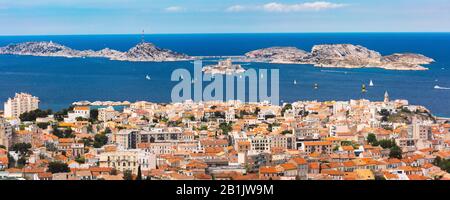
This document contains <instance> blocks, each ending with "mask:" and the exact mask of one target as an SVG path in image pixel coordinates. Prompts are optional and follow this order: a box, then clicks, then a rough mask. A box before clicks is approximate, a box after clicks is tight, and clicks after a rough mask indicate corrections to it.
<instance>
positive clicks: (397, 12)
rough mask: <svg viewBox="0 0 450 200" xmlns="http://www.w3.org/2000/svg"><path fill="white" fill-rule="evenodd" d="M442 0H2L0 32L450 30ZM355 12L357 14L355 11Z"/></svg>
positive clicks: (446, 8) (42, 33) (121, 32)
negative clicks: (211, 0) (362, 0)
mask: <svg viewBox="0 0 450 200" xmlns="http://www.w3.org/2000/svg"><path fill="white" fill-rule="evenodd" d="M449 7H450V5H449V4H448V2H446V1H444V0H433V1H423V0H412V1H404V0H397V1H394V2H393V1H384V0H383V1H364V2H360V1H355V0H324V1H320V0H319V1H314V0H311V1H303V0H271V1H258V2H255V1H247V0H246V1H237V0H230V1H225V2H206V1H204V0H192V1H187V2H186V1H184V2H183V1H178V0H169V1H161V0H156V1H151V2H146V1H142V0H132V1H127V3H126V4H124V3H123V1H120V0H114V1H108V2H105V1H102V0H94V1H84V0H81V1H73V0H64V1H55V0H45V1H39V2H33V1H20V2H15V1H9V0H2V1H0V16H1V18H0V26H3V27H8V28H5V29H3V30H2V31H1V32H0V35H67V34H131V33H139V32H140V31H141V30H142V29H145V30H146V33H162V34H166V33H170V34H176V33H290V32H448V31H450V29H449V28H448V27H450V22H448V21H449V20H445V19H446V18H450V14H448V13H447V10H448V9H449ZM355 16H358V17H355Z"/></svg>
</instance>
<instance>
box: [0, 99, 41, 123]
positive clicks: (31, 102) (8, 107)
mask: <svg viewBox="0 0 450 200" xmlns="http://www.w3.org/2000/svg"><path fill="white" fill-rule="evenodd" d="M38 108H39V98H37V97H34V96H32V95H31V94H27V93H16V96H14V98H12V99H11V98H9V99H8V101H6V102H5V113H4V116H5V117H6V118H12V117H19V116H20V115H21V114H23V113H26V112H30V111H33V110H37V109H38Z"/></svg>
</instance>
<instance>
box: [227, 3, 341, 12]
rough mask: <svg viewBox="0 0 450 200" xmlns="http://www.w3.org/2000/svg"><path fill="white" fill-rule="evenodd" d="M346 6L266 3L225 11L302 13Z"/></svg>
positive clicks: (234, 7) (334, 4)
mask: <svg viewBox="0 0 450 200" xmlns="http://www.w3.org/2000/svg"><path fill="white" fill-rule="evenodd" d="M344 6H347V5H346V4H339V3H331V2H326V1H316V2H306V3H298V4H283V3H277V2H272V3H267V4H264V5H254V6H243V5H234V6H231V7H228V8H227V9H226V11H227V12H241V11H249V10H256V11H265V12H302V11H321V10H329V9H336V8H341V7H344Z"/></svg>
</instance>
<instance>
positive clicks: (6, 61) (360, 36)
mask: <svg viewBox="0 0 450 200" xmlns="http://www.w3.org/2000/svg"><path fill="white" fill-rule="evenodd" d="M141 39H142V36H141V35H59V36H0V46H6V45H8V44H10V43H19V42H27V41H53V42H56V43H60V44H63V45H66V46H68V47H71V48H73V49H77V50H86V49H93V50H100V49H103V48H106V47H108V48H112V49H116V50H121V51H126V50H128V49H129V48H131V47H133V46H135V45H136V44H137V43H139V42H140V41H141ZM144 40H145V41H147V42H152V43H154V44H155V45H157V46H158V47H161V48H167V49H171V50H173V51H176V52H180V53H185V54H188V55H191V56H238V55H243V54H245V53H246V52H248V51H251V50H255V49H259V48H266V47H273V46H293V47H298V48H300V49H304V50H306V51H310V50H311V48H312V46H313V45H316V44H338V43H339V44H340V43H348V44H355V45H362V46H365V47H367V48H369V49H372V50H375V51H378V52H380V53H381V54H383V55H387V54H392V53H406V52H411V53H420V54H423V55H425V56H428V57H431V58H433V59H435V60H436V62H435V63H433V64H430V65H427V66H426V67H428V68H430V70H428V71H393V70H384V69H376V68H360V69H339V68H317V67H314V66H312V65H296V64H267V63H239V64H242V66H243V67H244V68H254V69H256V70H258V69H279V72H280V91H279V94H280V101H281V102H294V101H305V100H318V101H328V100H350V99H369V100H373V101H382V100H383V96H384V93H385V92H386V91H387V92H388V93H389V95H390V97H391V99H406V100H408V101H409V103H410V104H414V105H423V106H425V107H427V108H428V109H430V110H431V111H432V113H433V114H434V115H436V116H440V117H450V90H448V89H446V88H450V33H283V34H281V33H280V34H268V33H267V34H266V33H264V34H250V33H248V34H148V35H145V36H144ZM205 62H206V63H208V62H213V61H211V60H209V61H205ZM179 68H185V69H188V70H189V71H192V70H193V64H192V62H190V61H183V62H124V61H111V60H108V59H105V58H62V57H34V56H17V55H0V102H4V101H6V100H7V99H8V98H9V97H13V96H14V94H15V93H17V92H27V93H31V94H32V95H34V96H37V97H39V98H40V100H41V103H40V107H41V108H43V109H52V110H60V109H62V108H66V107H68V106H70V105H71V104H72V103H73V102H75V101H82V100H87V101H125V100H127V101H131V102H133V101H138V100H145V101H151V102H159V103H168V102H171V91H172V88H173V87H174V86H175V85H176V84H177V82H173V81H171V80H170V79H171V74H172V72H173V71H174V70H175V69H179ZM147 75H148V76H150V77H151V80H147V79H146V76H147ZM294 80H295V81H296V82H297V84H294V83H293V82H294ZM370 80H372V81H373V83H374V86H373V87H369V86H368V85H369V82H370ZM316 83H317V84H318V85H319V88H318V89H314V88H313V85H314V84H316ZM362 84H365V85H367V92H366V93H362V92H361V87H362ZM435 86H439V88H440V89H435ZM2 108H3V104H0V109H2Z"/></svg>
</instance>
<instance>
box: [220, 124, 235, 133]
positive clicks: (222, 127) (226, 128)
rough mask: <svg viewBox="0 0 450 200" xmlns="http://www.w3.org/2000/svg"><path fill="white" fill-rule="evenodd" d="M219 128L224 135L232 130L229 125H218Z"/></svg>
mask: <svg viewBox="0 0 450 200" xmlns="http://www.w3.org/2000/svg"><path fill="white" fill-rule="evenodd" d="M219 128H220V129H221V130H222V133H223V134H224V135H227V134H228V133H229V132H230V131H232V130H233V128H232V125H231V123H220V125H219Z"/></svg>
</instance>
